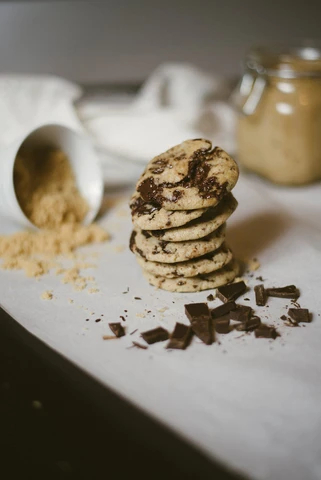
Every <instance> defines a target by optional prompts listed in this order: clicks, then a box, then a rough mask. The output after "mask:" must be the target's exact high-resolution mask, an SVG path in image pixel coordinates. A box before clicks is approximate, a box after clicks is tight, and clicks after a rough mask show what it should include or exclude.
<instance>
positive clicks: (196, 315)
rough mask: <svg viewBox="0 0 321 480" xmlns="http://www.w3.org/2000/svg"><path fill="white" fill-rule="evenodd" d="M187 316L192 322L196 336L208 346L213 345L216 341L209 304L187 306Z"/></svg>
mask: <svg viewBox="0 0 321 480" xmlns="http://www.w3.org/2000/svg"><path fill="white" fill-rule="evenodd" d="M185 314H186V316H187V318H188V319H189V321H190V322H191V326H192V330H193V332H194V333H195V335H197V336H198V338H200V339H201V340H202V342H204V343H205V344H206V345H212V343H213V341H214V339H213V331H212V324H211V320H212V319H211V314H210V311H209V309H208V306H207V303H190V304H188V305H185Z"/></svg>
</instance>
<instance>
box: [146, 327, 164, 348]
mask: <svg viewBox="0 0 321 480" xmlns="http://www.w3.org/2000/svg"><path fill="white" fill-rule="evenodd" d="M141 336H142V338H143V339H144V340H145V342H147V343H148V345H152V344H153V343H157V342H164V341H165V340H168V338H169V334H168V331H167V330H165V328H163V327H157V328H154V329H153V330H148V331H147V332H143V333H142V334H141Z"/></svg>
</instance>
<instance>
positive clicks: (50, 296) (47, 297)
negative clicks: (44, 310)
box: [41, 290, 53, 300]
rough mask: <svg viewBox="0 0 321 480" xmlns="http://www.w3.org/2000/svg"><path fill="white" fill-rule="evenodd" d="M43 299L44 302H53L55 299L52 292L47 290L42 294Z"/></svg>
mask: <svg viewBox="0 0 321 480" xmlns="http://www.w3.org/2000/svg"><path fill="white" fill-rule="evenodd" d="M41 298H42V300H52V299H53V294H52V290H46V291H45V292H42V294H41Z"/></svg>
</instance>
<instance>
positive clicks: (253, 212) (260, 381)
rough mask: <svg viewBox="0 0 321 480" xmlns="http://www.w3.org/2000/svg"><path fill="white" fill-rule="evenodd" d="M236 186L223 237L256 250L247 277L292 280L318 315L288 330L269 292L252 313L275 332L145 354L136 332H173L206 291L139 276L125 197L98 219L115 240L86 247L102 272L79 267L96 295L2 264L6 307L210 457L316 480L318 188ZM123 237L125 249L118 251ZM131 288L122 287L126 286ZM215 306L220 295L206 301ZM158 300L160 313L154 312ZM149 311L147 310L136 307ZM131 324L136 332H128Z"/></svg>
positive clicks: (320, 305)
mask: <svg viewBox="0 0 321 480" xmlns="http://www.w3.org/2000/svg"><path fill="white" fill-rule="evenodd" d="M234 193H235V196H236V198H237V199H238V201H239V207H238V209H237V210H236V212H235V213H234V214H233V216H232V218H231V219H230V220H229V222H228V239H229V243H230V245H231V246H232V248H233V249H234V251H235V253H236V254H237V255H238V256H239V257H241V258H245V257H248V258H253V257H257V258H258V259H259V261H260V263H261V267H260V269H259V270H258V271H257V272H254V277H252V278H250V277H247V278H248V281H249V286H250V287H253V286H254V285H255V284H257V283H260V282H259V281H257V280H255V277H256V276H258V275H262V276H263V278H264V279H265V282H264V283H265V285H266V286H272V285H274V286H283V285H286V284H291V283H295V284H296V285H297V286H298V287H299V288H300V290H301V297H300V299H299V302H300V304H301V306H302V307H308V308H309V309H310V310H311V312H312V313H313V322H312V323H311V324H307V325H306V326H305V327H303V326H302V327H300V328H289V327H286V326H285V325H284V324H283V322H282V320H280V316H281V315H283V314H285V313H286V307H285V305H289V306H290V301H289V300H284V299H277V298H273V299H270V300H269V302H268V307H256V310H257V313H258V314H259V315H260V316H261V317H262V319H263V320H264V321H266V322H268V323H273V324H274V325H276V326H277V327H278V330H279V332H280V333H281V337H280V338H278V339H276V340H274V341H273V340H266V339H255V338H254V336H253V335H242V334H240V332H233V333H231V334H229V335H226V336H224V335H220V336H219V340H220V344H219V343H218V342H217V343H215V344H213V345H212V346H205V345H204V344H201V343H200V341H199V340H198V339H197V338H194V339H193V341H192V344H191V346H190V347H189V348H188V349H187V350H186V351H168V350H166V349H165V348H164V344H163V343H159V344H155V345H152V346H150V347H149V348H148V350H139V349H136V348H131V349H128V348H127V347H129V346H130V345H131V342H132V340H137V341H141V342H142V343H144V342H143V341H142V340H141V339H139V331H144V330H147V329H149V328H152V327H154V326H157V325H162V326H164V327H165V328H168V329H169V330H172V328H173V326H174V325H175V322H177V321H178V322H186V323H188V321H187V319H186V318H185V316H184V304H185V303H187V302H188V303H189V302H198V301H206V297H207V295H208V294H209V293H210V292H202V293H196V294H173V293H170V292H165V291H161V290H156V289H154V288H153V287H151V286H149V285H148V284H147V283H146V281H145V279H144V278H143V276H142V274H141V271H140V268H139V267H138V265H137V264H136V262H135V258H134V256H133V255H132V254H131V252H130V251H129V250H128V248H127V245H128V238H129V234H130V230H131V224H130V216H129V211H128V209H127V207H126V203H127V198H123V199H122V200H121V201H119V202H118V203H117V204H116V205H115V206H114V207H113V208H112V209H111V210H110V211H108V212H107V213H106V214H105V215H104V217H103V218H102V219H101V224H102V225H103V226H104V227H106V229H107V230H108V231H109V232H110V233H111V234H112V236H113V238H112V241H111V242H110V243H107V244H105V245H99V246H90V247H86V248H84V249H82V251H84V252H87V253H91V252H98V253H99V257H98V259H96V261H97V263H98V268H97V269H93V270H88V271H86V274H87V272H88V275H90V274H92V275H94V276H95V277H96V280H97V285H98V288H99V290H100V292H99V293H96V294H89V293H88V292H86V291H83V292H75V291H73V289H72V287H71V286H70V285H64V284H62V283H61V278H60V277H57V276H55V275H53V274H49V275H46V276H44V277H42V278H41V279H40V280H36V279H30V278H26V277H25V276H24V274H23V273H22V272H8V271H3V270H0V302H1V306H2V307H3V308H4V309H5V310H6V311H8V312H9V314H11V315H12V317H14V318H15V319H16V320H17V321H18V322H19V323H20V324H21V325H23V326H24V327H25V328H26V329H27V330H29V331H30V332H32V333H33V334H34V335H36V336H37V337H38V338H40V339H41V340H42V341H44V342H45V343H46V344H48V345H49V346H50V347H52V348H53V349H54V350H56V351H57V352H59V353H60V354H62V355H63V356H64V357H66V358H68V359H69V360H71V361H72V362H73V363H74V364H76V365H77V366H79V367H80V368H82V369H83V370H85V371H86V372H87V373H89V374H91V375H92V376H93V377H95V378H96V379H98V380H99V381H101V382H102V383H103V384H106V385H108V386H109V387H110V388H112V389H114V390H115V391H116V392H117V393H119V394H121V395H122V396H124V397H125V398H126V399H128V400H130V401H131V402H133V403H134V404H135V405H137V406H139V407H140V408H141V409H143V410H144V411H146V412H147V413H149V414H150V415H152V416H154V417H156V418H157V419H159V420H161V421H163V422H164V423H165V424H166V425H167V426H169V427H170V428H172V429H173V430H175V431H176V432H177V433H179V434H180V435H182V436H183V437H184V438H186V439H187V440H189V441H190V442H192V443H193V444H195V445H196V446H197V447H199V448H200V449H201V450H202V451H203V452H204V453H205V454H207V455H208V456H209V457H212V458H214V459H218V460H219V461H221V462H223V463H225V464H226V465H228V466H229V467H230V468H232V469H234V470H235V471H238V472H241V473H244V474H247V475H248V476H249V477H250V478H253V479H262V480H263V479H264V480H268V479H282V480H287V479H289V480H303V479H304V480H317V479H320V478H321V317H320V316H319V314H320V313H321V273H320V272H321V185H320V184H319V185H313V186H309V187H304V188H295V189H287V188H283V187H282V188H280V187H275V186H274V187H273V186H270V185H268V184H266V183H265V182H263V181H262V180H259V179H257V178H255V177H251V176H246V175H244V174H242V175H241V179H240V181H239V183H238V185H237V187H236V188H235V191H234ZM0 225H1V231H2V232H1V233H6V231H8V230H7V228H8V227H7V226H6V224H5V222H4V221H3V220H2V221H1V222H0ZM121 245H123V246H124V247H126V248H125V249H124V250H123V251H122V252H119V251H118V250H120V249H119V248H118V247H119V246H121ZM127 287H128V288H129V292H128V293H127V294H123V293H122V292H124V291H126V289H127ZM45 290H53V293H54V299H53V300H51V301H45V300H42V299H41V298H40V296H41V293H42V292H43V291H45ZM135 296H138V297H141V298H142V300H141V301H140V300H134V297H135ZM244 297H249V298H250V299H251V302H246V301H242V300H241V299H240V302H241V301H242V303H244V304H251V305H252V306H254V305H255V302H254V295H253V288H252V289H251V290H250V292H249V293H246V295H245V296H244ZM244 297H243V298H244ZM69 299H73V300H74V303H73V304H71V303H69ZM218 304H220V302H219V301H218V300H215V301H214V302H211V304H210V305H211V306H213V307H214V306H216V305H218ZM164 307H167V310H165V311H159V310H162V309H163V308H164ZM86 309H88V310H86ZM124 310H127V311H128V312H127V313H125V312H124ZM147 310H148V311H149V310H150V311H151V313H146V311H147ZM93 312H94V313H93ZM144 312H145V313H146V316H145V317H143V316H141V315H140V314H142V313H144ZM91 313H93V314H91ZM102 314H103V316H102ZM126 314H127V315H128V316H127V317H126V323H125V326H126V330H127V335H126V336H125V337H123V338H121V339H118V340H110V341H104V340H103V339H102V335H104V334H106V335H110V334H111V332H110V330H109V327H108V322H117V321H119V316H120V315H126ZM136 314H138V315H140V316H136ZM86 318H89V319H90V320H89V321H87V322H86ZM96 318H101V319H102V320H101V322H99V323H96V322H95V319H96ZM136 328H137V329H138V330H139V331H138V332H136V333H135V334H133V335H129V333H130V332H132V331H133V330H135V329H136Z"/></svg>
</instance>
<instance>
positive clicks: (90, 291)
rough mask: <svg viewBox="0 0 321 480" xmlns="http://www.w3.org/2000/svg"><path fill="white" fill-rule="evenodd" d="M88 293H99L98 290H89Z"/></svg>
mask: <svg viewBox="0 0 321 480" xmlns="http://www.w3.org/2000/svg"><path fill="white" fill-rule="evenodd" d="M88 292H89V293H98V292H100V290H99V288H89V289H88Z"/></svg>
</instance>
